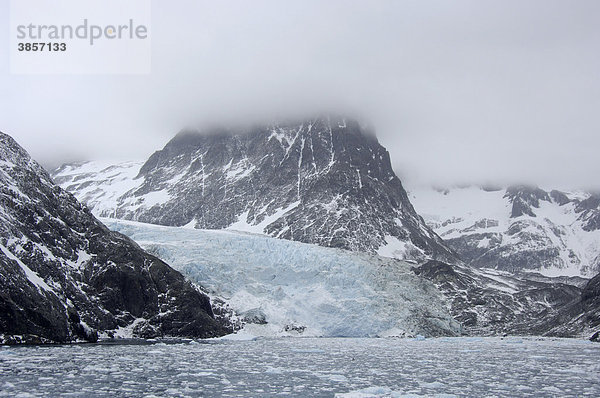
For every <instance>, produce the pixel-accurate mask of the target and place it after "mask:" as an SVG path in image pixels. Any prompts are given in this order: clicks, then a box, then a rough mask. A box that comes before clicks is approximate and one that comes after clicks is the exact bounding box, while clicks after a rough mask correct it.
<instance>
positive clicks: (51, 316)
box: [0, 133, 227, 344]
mask: <svg viewBox="0 0 600 398" xmlns="http://www.w3.org/2000/svg"><path fill="white" fill-rule="evenodd" d="M98 332H100V333H101V334H105V335H112V334H116V335H120V334H121V335H123V334H127V335H130V336H131V335H133V336H140V337H156V336H192V337H207V336H218V335H223V334H225V333H226V332H227V330H226V328H225V327H224V326H222V325H220V324H219V323H218V322H217V321H215V319H214V316H213V311H212V309H211V305H210V301H209V298H208V297H207V296H206V295H204V294H203V293H201V292H200V290H199V289H198V288H196V287H195V286H194V285H192V284H191V283H190V282H189V281H186V280H185V279H184V277H183V276H182V275H181V274H180V273H179V272H177V271H175V270H174V269H172V268H170V267H169V266H168V265H167V264H165V263H164V262H163V261H161V260H159V259H157V258H156V257H154V256H152V255H149V254H147V253H146V252H144V251H143V250H142V249H141V248H140V247H139V246H138V245H137V244H135V243H134V242H133V241H132V240H130V239H129V238H127V237H126V236H123V235H121V234H118V233H116V232H111V231H109V230H108V229H107V228H106V227H105V226H104V225H103V224H102V223H100V222H99V221H98V220H97V219H96V218H94V216H93V215H92V214H91V213H90V211H89V210H88V209H87V208H86V207H85V206H83V205H81V204H80V203H79V202H78V201H77V200H76V199H75V198H74V197H73V196H72V195H71V194H69V193H67V192H66V191H64V190H63V189H61V188H60V187H58V186H56V185H55V184H54V183H53V182H52V180H51V178H50V176H49V175H48V173H47V172H46V171H44V169H43V168H42V167H41V166H40V165H39V164H37V163H36V162H35V161H34V160H32V159H31V158H30V156H29V155H28V154H27V152H26V151H25V150H24V149H23V148H21V147H20V146H19V145H18V144H17V143H16V142H15V141H14V140H13V139H12V138H11V137H9V136H8V135H6V134H3V133H0V344H1V343H9V344H10V343H19V342H34V343H35V342H66V341H73V340H90V341H94V340H96V339H97V338H98Z"/></svg>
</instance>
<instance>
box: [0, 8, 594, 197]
mask: <svg viewBox="0 0 600 398" xmlns="http://www.w3.org/2000/svg"><path fill="white" fill-rule="evenodd" d="M8 4H9V3H8V0H0V24H1V25H2V28H0V53H1V54H4V55H3V56H2V57H0V93H1V94H0V130H1V131H3V132H5V133H8V134H10V135H12V136H13V137H14V138H15V139H17V141H19V143H20V144H21V145H22V146H24V147H25V148H26V149H27V150H28V151H29V152H30V153H31V154H32V155H33V156H34V157H35V158H36V159H38V160H39V161H41V162H42V163H44V164H46V165H51V164H57V163H59V162H61V161H63V160H64V161H69V160H80V159H116V160H118V159H144V158H146V157H147V156H148V155H149V154H151V153H152V152H153V151H154V150H156V149H159V148H161V147H162V146H163V145H164V144H165V143H166V142H167V141H168V140H169V139H170V138H171V137H172V136H173V135H174V134H176V133H177V131H178V130H180V129H181V128H182V127H184V126H187V125H193V124H198V123H203V122H207V121H210V122H219V121H224V122H230V121H243V120H245V119H249V120H250V119H252V120H255V119H260V118H273V117H284V116H295V115H300V114H309V113H320V112H322V111H323V110H326V111H329V110H336V111H341V112H344V113H346V114H352V115H356V117H358V118H360V119H362V120H365V121H367V122H369V123H370V124H372V125H373V126H374V127H375V129H376V131H377V135H378V137H379V140H380V142H381V143H382V144H383V145H384V146H386V147H387V149H388V150H389V151H390V153H391V156H392V160H393V162H394V167H395V170H396V172H397V173H398V174H399V175H400V177H401V178H402V179H404V180H407V181H409V183H412V184H414V183H415V182H418V183H421V182H422V183H436V184H451V183H458V182H469V181H476V182H484V181H491V182H501V183H504V182H506V181H509V182H536V183H538V184H541V185H544V186H554V187H561V188H571V187H581V186H590V187H594V188H595V189H600V178H599V175H600V162H599V161H598V155H599V148H600V22H599V21H600V1H595V0H592V1H566V0H564V1H547V0H544V1H523V0H519V1H507V0H498V1H485V0H475V1H422V0H421V1H399V0H398V1H378V0H371V1H360V2H353V1H347V0H345V1H323V0H321V1H306V0H304V1H294V2H292V1H258V0H252V1H226V2H223V1H206V2H204V1H173V0H170V1H154V2H153V3H152V26H151V27H150V37H151V40H152V73H151V74H150V75H128V76H125V75H92V76H85V75H80V76H75V75H62V76H51V75H45V76H44V75H31V76H27V75H10V74H9V64H8V59H7V58H8V57H7V54H8V36H7V35H8V28H7V27H8V8H9V7H8Z"/></svg>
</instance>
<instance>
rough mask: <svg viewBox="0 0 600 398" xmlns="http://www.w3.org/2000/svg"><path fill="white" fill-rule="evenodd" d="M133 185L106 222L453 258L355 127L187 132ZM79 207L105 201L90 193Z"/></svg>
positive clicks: (377, 149) (288, 125)
mask: <svg viewBox="0 0 600 398" xmlns="http://www.w3.org/2000/svg"><path fill="white" fill-rule="evenodd" d="M68 178H74V177H72V176H69V177H68ZM135 180H136V181H133V183H131V184H129V186H131V187H132V188H130V189H129V190H128V191H127V192H124V193H122V194H120V196H119V197H118V198H116V199H115V201H114V202H115V207H114V208H110V209H106V208H105V209H103V210H102V211H101V212H99V215H101V216H110V217H116V218H123V219H130V220H137V221H142V222H147V223H152V224H161V225H171V226H183V225H189V226H193V227H195V228H205V229H221V228H231V229H238V230H243V231H247V232H255V233H263V234H267V235H270V236H274V237H278V238H282V239H290V240H296V241H301V242H305V243H316V244H319V245H322V246H333V247H339V248H344V249H350V250H354V251H366V252H371V253H375V252H379V251H380V249H382V248H383V247H386V249H384V251H383V252H385V253H387V254H388V255H390V256H392V255H393V256H397V257H398V258H409V259H415V258H426V257H430V256H437V255H440V256H441V257H442V258H444V259H448V260H451V259H454V258H455V257H454V254H453V253H452V251H450V250H448V249H447V248H446V247H445V246H444V243H443V242H442V240H441V239H440V238H439V237H438V236H437V235H435V233H433V232H432V231H431V230H430V229H429V228H428V227H427V226H426V225H425V223H424V221H423V220H422V219H421V218H420V217H419V215H418V214H417V213H416V211H415V210H414V208H413V206H412V204H411V203H410V201H409V199H408V196H407V194H406V191H405V190H404V188H403V186H402V183H401V182H400V179H399V178H398V177H397V176H396V175H395V174H394V171H393V169H392V165H391V160H390V155H389V153H388V151H387V150H386V149H385V148H384V147H383V146H381V145H380V144H379V142H378V141H377V138H376V137H375V135H374V134H373V133H372V131H371V130H369V129H368V128H365V127H363V126H362V125H361V124H360V123H359V122H357V121H355V120H352V119H349V118H337V117H317V118H312V119H306V120H301V121H294V122H281V123H270V124H261V125H251V126H247V127H239V126H237V127H227V128H223V127H219V128H210V129H205V130H200V131H196V130H185V131H182V132H180V133H179V134H178V135H177V136H175V137H174V138H173V139H172V140H171V141H170V142H169V143H167V144H166V145H165V147H164V148H163V149H161V150H159V151H157V152H155V153H154V154H153V155H152V156H151V157H150V158H149V159H148V160H147V161H146V162H145V164H144V165H143V166H142V167H141V169H140V172H139V174H138V176H137V177H136V179H135ZM70 181H71V180H70ZM130 182H131V181H130ZM100 185H101V184H100ZM65 186H67V187H69V186H70V185H69V184H68V183H67V182H65ZM110 189H111V187H106V190H110ZM98 191H99V192H101V191H102V190H101V189H100V188H98ZM75 193H76V194H77V192H75ZM82 198H85V199H86V200H93V201H95V200H98V201H100V200H101V197H100V196H97V197H92V198H90V197H89V190H88V192H87V193H86V194H85V195H83V196H82ZM393 253H396V254H393ZM401 253H404V255H403V254H401Z"/></svg>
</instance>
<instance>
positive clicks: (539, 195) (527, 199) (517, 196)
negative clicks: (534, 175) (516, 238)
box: [504, 185, 550, 218]
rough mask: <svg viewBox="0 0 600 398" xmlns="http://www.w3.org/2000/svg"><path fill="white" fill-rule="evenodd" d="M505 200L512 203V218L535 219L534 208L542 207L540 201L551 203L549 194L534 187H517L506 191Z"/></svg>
mask: <svg viewBox="0 0 600 398" xmlns="http://www.w3.org/2000/svg"><path fill="white" fill-rule="evenodd" d="M504 197H505V198H508V199H509V201H510V202H511V203H512V211H511V218H517V217H520V216H523V215H528V216H530V217H535V213H534V211H533V208H536V209H537V208H539V207H540V201H541V200H543V201H546V202H550V196H549V195H548V192H546V191H544V190H543V189H540V188H538V187H534V186H528V185H515V186H511V187H508V188H507V189H506V194H505V195H504Z"/></svg>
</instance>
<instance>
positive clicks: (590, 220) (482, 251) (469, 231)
mask: <svg viewBox="0 0 600 398" xmlns="http://www.w3.org/2000/svg"><path fill="white" fill-rule="evenodd" d="M410 197H411V200H412V201H413V203H414V204H415V207H416V209H417V211H419V212H420V214H421V215H422V216H423V217H424V218H425V220H426V221H427V224H428V225H429V226H430V227H431V228H433V229H434V230H435V231H436V232H437V233H438V234H439V235H440V236H441V237H442V238H444V240H445V241H446V242H447V244H448V245H449V246H450V247H451V248H452V249H454V250H455V251H456V252H457V253H458V254H459V255H460V257H461V259H462V260H463V261H465V262H466V263H468V264H470V265H472V266H474V267H480V268H483V267H484V268H495V269H499V270H505V271H511V272H519V271H522V270H535V271H539V272H542V273H544V274H545V275H548V276H554V275H582V276H586V277H592V276H594V275H596V274H597V273H598V272H600V223H599V220H600V197H599V196H598V195H597V194H593V193H587V192H560V191H557V190H551V191H544V190H542V189H540V188H535V187H528V186H515V187H509V188H506V189H485V188H480V187H475V186H470V187H462V188H450V189H438V190H434V189H414V190H412V191H411V194H410Z"/></svg>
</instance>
